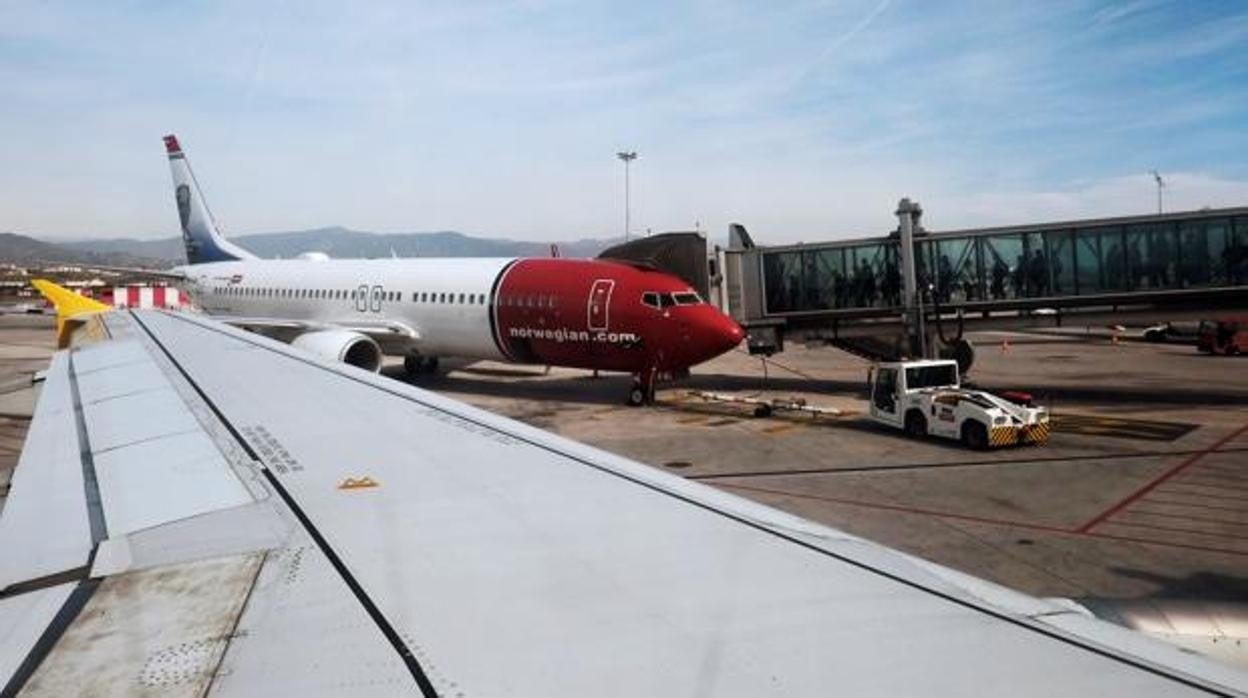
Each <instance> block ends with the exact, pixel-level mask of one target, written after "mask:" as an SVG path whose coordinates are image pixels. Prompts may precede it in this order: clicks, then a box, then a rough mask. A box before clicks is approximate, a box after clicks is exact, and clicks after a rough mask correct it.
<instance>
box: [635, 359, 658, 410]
mask: <svg viewBox="0 0 1248 698" xmlns="http://www.w3.org/2000/svg"><path fill="white" fill-rule="evenodd" d="M658 377H659V371H658V369H653V368H652V369H648V370H646V371H643V372H642V373H639V374H637V375H635V376H633V387H632V388H631V389H630V390H629V391H628V406H629V407H641V406H642V405H650V404H653V403H654V384H655V383H656V382H658Z"/></svg>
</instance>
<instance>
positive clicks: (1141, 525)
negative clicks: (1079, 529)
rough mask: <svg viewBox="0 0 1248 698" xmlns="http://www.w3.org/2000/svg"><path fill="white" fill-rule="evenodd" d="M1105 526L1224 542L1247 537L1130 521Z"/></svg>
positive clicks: (1247, 539)
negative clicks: (1218, 539) (1199, 537)
mask: <svg viewBox="0 0 1248 698" xmlns="http://www.w3.org/2000/svg"><path fill="white" fill-rule="evenodd" d="M1105 525H1106V526H1130V527H1131V528H1147V529H1150V530H1153V531H1165V532H1166V533H1181V534H1183V535H1185V536H1205V537H1206V538H1225V539H1226V540H1234V541H1241V540H1242V541H1248V536H1234V535H1230V534H1227V533H1210V532H1209V531H1197V530H1196V529H1194V528H1175V527H1174V526H1155V525H1153V524H1146V523H1135V522H1132V521H1110V522H1109V523H1107V524H1105Z"/></svg>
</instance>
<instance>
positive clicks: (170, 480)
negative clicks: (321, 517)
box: [74, 322, 252, 536]
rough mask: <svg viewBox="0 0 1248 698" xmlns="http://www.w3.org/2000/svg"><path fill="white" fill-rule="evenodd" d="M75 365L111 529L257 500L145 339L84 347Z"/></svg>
mask: <svg viewBox="0 0 1248 698" xmlns="http://www.w3.org/2000/svg"><path fill="white" fill-rule="evenodd" d="M113 325H114V326H115V325H116V322H113ZM74 368H75V374H74V375H75V378H76V380H77V389H78V399H79V400H80V401H81V403H82V409H83V415H84V420H85V424H86V433H87V439H88V443H89V448H90V453H91V457H92V461H93V469H94V471H95V477H96V479H97V481H98V486H99V492H100V499H101V502H102V504H103V509H104V515H105V521H106V523H107V528H108V532H109V535H110V536H118V535H125V534H128V533H132V532H134V531H138V530H140V529H144V528H150V527H154V526H159V525H161V524H164V523H168V522H170V521H176V520H178V519H183V518H187V517H191V516H196V515H199V514H203V513H205V512H209V511H213V510H217V509H229V508H232V507H237V506H241V505H244V504H248V503H250V502H251V501H252V496H251V494H250V492H249V491H248V490H247V488H246V487H245V486H244V485H243V483H242V482H241V481H240V480H239V478H238V477H237V476H236V475H235V473H234V472H233V470H232V469H231V467H230V465H229V463H228V462H227V461H226V459H225V457H224V456H223V455H222V453H221V451H220V449H218V447H217V445H216V443H215V442H214V440H213V439H212V438H211V437H210V436H208V435H207V434H206V433H205V432H204V430H203V427H202V426H201V424H200V422H199V420H198V419H197V417H196V415H195V414H193V413H192V412H191V410H190V409H189V408H188V406H187V405H186V403H185V401H184V399H183V397H182V396H181V395H179V394H178V392H177V390H176V389H175V388H174V386H173V385H172V384H171V383H170V382H169V378H168V376H167V375H166V374H165V373H164V371H162V370H161V368H160V367H159V366H158V365H157V364H156V362H155V359H154V358H153V357H152V356H151V354H150V353H149V352H148V351H147V350H146V349H145V348H144V347H143V346H142V345H141V344H140V343H139V339H137V338H129V339H119V340H115V341H111V342H105V343H99V344H93V345H90V346H87V347H85V348H82V349H80V350H77V351H75V352H74Z"/></svg>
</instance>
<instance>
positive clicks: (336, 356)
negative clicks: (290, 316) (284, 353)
mask: <svg viewBox="0 0 1248 698" xmlns="http://www.w3.org/2000/svg"><path fill="white" fill-rule="evenodd" d="M291 344H292V345H294V346H296V347H299V348H300V349H302V350H304V351H306V352H310V353H312V354H315V355H317V356H319V357H321V358H323V359H333V360H334V361H341V362H343V363H347V364H350V365H352V366H355V367H357V368H362V369H364V370H365V371H372V372H373V373H376V372H377V371H379V370H381V347H379V346H377V342H374V341H373V339H372V338H371V337H369V336H368V335H363V334H360V333H359V332H350V331H348V330H317V331H316V332H306V333H304V334H301V335H299V336H298V337H295V341H293V342H291Z"/></svg>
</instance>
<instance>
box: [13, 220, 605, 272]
mask: <svg viewBox="0 0 1248 698" xmlns="http://www.w3.org/2000/svg"><path fill="white" fill-rule="evenodd" d="M231 241H233V242H234V243H236V244H238V245H239V246H240V247H242V248H243V249H246V250H248V251H250V252H253V253H255V254H256V255H259V256H260V257H267V258H282V259H289V258H291V257H296V256H298V255H299V254H301V253H304V252H324V253H326V254H328V255H329V256H330V257H336V258H344V259H352V258H354V259H375V258H379V257H389V256H391V254H394V255H397V256H399V257H530V256H532V257H545V256H548V255H549V254H550V243H546V242H524V241H520V240H504V239H497V238H481V237H473V236H471V235H464V234H463V233H456V232H452V231H443V232H430V233H369V232H364V231H359V230H348V229H347V228H341V227H331V228H317V229H314V230H300V231H291V232H282V233H261V234H255V235H239V236H237V237H232V238H231ZM614 242H615V241H613V240H592V239H586V240H577V241H574V242H562V243H558V245H559V252H560V254H561V255H563V256H565V257H594V256H597V255H598V253H599V252H601V251H602V250H604V249H606V248H607V247H610V246H611V245H612V244H613V243H614ZM57 247H62V248H65V249H66V250H67V251H70V252H73V253H79V254H97V255H115V254H126V255H132V256H134V257H141V258H146V259H160V260H166V261H167V262H168V263H169V264H177V263H181V262H184V261H185V260H186V257H185V253H184V252H183V248H182V239H181V238H180V237H171V238H163V239H160V240H133V239H128V238H119V239H111V240H81V241H76V242H68V243H63V244H61V245H58V246H57ZM0 259H3V257H2V256H0Z"/></svg>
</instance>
